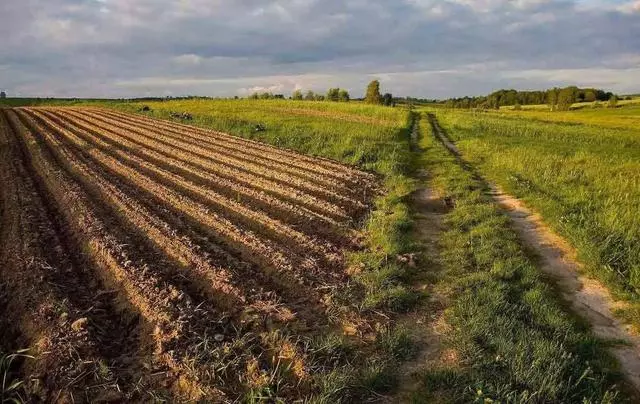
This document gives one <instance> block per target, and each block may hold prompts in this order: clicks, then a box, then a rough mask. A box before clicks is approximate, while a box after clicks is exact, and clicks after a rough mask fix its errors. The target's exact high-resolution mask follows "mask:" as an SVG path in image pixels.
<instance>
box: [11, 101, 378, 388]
mask: <svg viewBox="0 0 640 404" xmlns="http://www.w3.org/2000/svg"><path fill="white" fill-rule="evenodd" d="M0 128H1V132H0V135H1V136H2V138H1V142H0V146H1V149H0V151H1V152H2V159H1V160H0V161H1V164H2V165H3V167H2V170H0V172H1V173H2V178H0V181H1V182H2V184H3V187H2V193H1V194H0V196H1V201H2V205H1V206H2V211H1V212H2V223H3V226H2V237H1V238H0V240H1V242H2V248H1V251H2V256H1V262H2V263H3V270H2V272H1V279H2V282H1V283H0V285H1V287H2V289H3V290H2V291H3V294H2V296H3V299H4V304H3V309H4V313H3V324H2V325H3V327H2V330H3V331H2V332H3V338H2V340H3V341H5V342H6V341H13V343H12V344H8V345H10V346H3V347H2V348H3V349H7V350H15V349H18V348H22V347H24V346H33V347H34V349H32V350H31V351H30V352H29V354H30V355H33V356H37V357H38V358H39V360H37V361H28V360H27V361H25V365H24V367H25V369H24V372H26V374H30V375H32V377H33V379H32V382H31V385H29V386H28V387H29V389H28V391H29V393H31V394H33V397H40V398H41V399H44V400H46V401H49V400H51V401H56V400H77V399H82V398H84V399H88V400H99V399H118V398H120V399H124V397H127V398H129V399H138V400H140V399H153V398H162V397H165V398H166V397H174V398H185V399H186V398H189V399H209V400H211V399H237V398H238V397H253V396H252V395H255V396H256V397H261V396H264V397H268V396H269V395H270V394H273V395H277V396H278V397H289V398H295V397H304V396H306V395H311V394H312V393H314V392H316V393H317V392H318V391H317V385H315V384H314V383H317V382H318V381H317V380H314V379H313V378H317V377H319V376H320V375H321V374H322V373H323V372H325V373H326V372H329V371H331V370H332V368H331V366H328V365H326V364H323V362H322V360H321V359H319V358H321V357H322V354H321V353H322V352H321V351H322V349H321V348H318V347H317V346H315V345H314V344H313V343H312V342H311V340H310V338H311V335H314V336H316V337H318V338H320V340H322V337H323V335H326V334H328V331H329V330H330V329H331V328H332V326H335V325H336V324H347V323H349V324H354V325H352V328H353V329H354V331H353V332H354V333H366V332H367V328H366V327H367V326H368V322H367V320H366V319H364V318H361V316H360V315H359V313H350V312H348V311H345V310H342V311H340V312H339V313H334V312H332V311H331V310H332V308H333V309H334V310H337V307H338V306H339V305H338V304H335V305H332V303H331V298H332V296H333V295H334V294H336V293H337V292H336V291H337V290H338V289H341V288H342V287H343V285H345V284H347V283H348V282H347V275H346V272H345V271H344V266H345V254H346V253H347V252H348V251H349V250H356V249H360V248H361V247H360V246H359V244H360V241H358V240H357V237H356V236H357V235H356V233H355V229H356V228H357V224H358V222H359V220H360V219H361V218H362V217H363V215H364V214H366V213H367V211H368V209H369V207H370V204H371V203H372V201H373V199H374V198H375V197H376V196H377V195H378V194H379V186H380V184H379V180H378V178H377V177H376V176H375V175H373V174H371V173H367V172H364V171H360V170H356V169H354V168H351V167H348V166H345V165H342V164H338V163H336V162H334V161H330V160H326V159H321V158H312V157H307V156H303V155H300V154H297V153H294V152H291V151H287V150H283V149H276V148H273V147H271V146H267V145H265V144H262V143H256V142H252V141H247V140H242V139H240V138H237V137H231V136H228V135H224V134H222V133H214V132H210V131H203V130H200V129H197V128H187V127H185V126H182V125H176V124H171V123H166V122H160V121H152V120H149V119H147V118H142V117H135V116H130V115H124V114H122V113H119V112H114V111H108V110H101V109H91V108H19V109H2V110H1V114H0ZM24 307H29V308H30V310H24ZM310 329H312V330H314V331H313V333H312V334H309V333H308V330H310ZM302 335H308V337H307V339H304V340H302V339H301V336H302ZM312 353H313V355H314V358H315V359H314V358H312V357H311V356H312ZM39 375H40V376H39ZM35 381H37V383H36V382H35ZM65 397H66V398H65Z"/></svg>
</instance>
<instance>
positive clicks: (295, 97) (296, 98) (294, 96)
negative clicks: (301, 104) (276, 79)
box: [291, 90, 302, 101]
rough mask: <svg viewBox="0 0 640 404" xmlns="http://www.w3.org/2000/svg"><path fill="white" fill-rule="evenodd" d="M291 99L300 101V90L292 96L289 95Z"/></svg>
mask: <svg viewBox="0 0 640 404" xmlns="http://www.w3.org/2000/svg"><path fill="white" fill-rule="evenodd" d="M291 99H294V100H298V101H300V100H302V91H300V90H296V91H294V92H293V94H291Z"/></svg>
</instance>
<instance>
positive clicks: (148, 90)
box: [0, 0, 640, 99]
mask: <svg viewBox="0 0 640 404" xmlns="http://www.w3.org/2000/svg"><path fill="white" fill-rule="evenodd" d="M0 38H2V39H1V41H0V89H2V90H5V91H6V92H7V94H8V95H9V96H41V97H101V98H111V97H144V96H184V95H201V96H224V97H226V96H236V95H238V96H247V95H249V94H251V93H253V92H256V91H257V92H262V91H270V92H274V93H283V94H286V95H289V94H290V93H291V92H292V91H294V90H296V89H301V90H303V91H306V90H314V91H320V92H325V91H326V89H327V88H329V87H341V88H346V89H348V90H349V91H350V93H351V95H352V97H360V96H362V95H363V94H364V89H365V87H366V84H367V83H368V82H369V81H370V80H373V79H378V80H380V83H381V87H382V91H383V92H391V93H393V94H394V95H397V96H415V97H423V98H438V99H442V98H449V97H458V96H465V95H481V94H486V93H489V92H491V91H493V90H497V89H500V88H516V89H543V88H549V87H553V86H565V85H578V86H583V87H598V88H604V89H606V90H611V91H614V92H616V93H619V94H627V93H639V92H640V0H610V1H604V0H0Z"/></svg>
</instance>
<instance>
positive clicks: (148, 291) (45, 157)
mask: <svg viewBox="0 0 640 404" xmlns="http://www.w3.org/2000/svg"><path fill="white" fill-rule="evenodd" d="M9 120H10V121H11V124H12V126H13V127H14V129H16V133H18V134H19V135H20V138H21V139H20V140H21V144H22V147H23V148H24V151H25V156H26V158H27V161H28V163H29V164H30V165H31V166H32V168H33V170H34V171H35V172H37V174H38V176H39V177H40V178H42V180H43V183H44V184H45V186H46V188H47V189H48V190H49V192H50V193H51V195H52V197H53V198H54V199H55V201H56V203H57V204H58V206H61V207H64V209H61V210H60V211H61V213H62V214H63V215H64V216H65V219H66V221H67V222H69V223H70V224H71V227H70V230H71V231H73V233H74V236H75V237H77V239H78V240H79V241H80V243H81V244H82V247H83V249H84V251H85V253H87V254H88V255H89V256H91V257H92V258H93V260H94V262H95V264H96V266H97V267H98V269H100V270H99V271H97V273H96V274H97V275H98V276H99V277H101V279H102V282H103V283H104V284H105V285H109V287H108V289H109V290H114V291H116V292H117V293H120V294H121V296H122V298H123V299H122V300H121V302H120V303H121V304H122V305H123V306H125V307H126V310H128V311H130V312H133V313H139V314H140V319H141V321H140V323H141V324H140V335H141V339H142V344H143V346H148V347H149V348H151V349H153V351H154V353H155V356H156V358H157V359H158V360H159V361H160V363H159V365H161V366H165V365H166V366H169V367H170V368H171V369H173V370H174V371H175V372H177V373H178V374H180V378H181V380H182V381H181V382H180V383H175V384H173V387H174V389H175V393H176V394H178V395H180V396H183V397H191V398H198V397H202V396H209V397H221V396H222V395H223V393H222V392H220V391H218V390H217V389H216V388H213V387H208V386H207V385H206V384H203V383H202V382H200V381H198V380H199V378H200V376H204V374H202V375H201V372H199V371H198V367H195V369H194V366H193V365H190V363H191V362H193V359H190V358H191V356H190V355H189V349H191V347H193V346H194V345H198V344H199V343H200V342H201V341H202V340H203V338H204V339H206V335H207V333H212V332H219V333H220V334H221V335H225V333H226V334H228V333H229V332H231V330H228V329H227V327H228V324H227V322H226V321H225V320H224V316H220V315H219V314H218V315H216V312H215V310H211V308H210V307H207V305H204V306H203V305H196V304H194V302H193V300H192V299H191V298H190V297H189V296H188V295H186V294H185V293H183V292H181V291H180V290H179V289H177V288H175V287H174V286H173V285H172V284H170V283H168V282H167V280H166V279H163V278H164V277H166V275H167V270H166V268H168V267H171V265H172V264H171V263H170V262H168V261H166V260H165V259H163V258H162V256H161V255H158V254H155V253H154V252H153V250H151V251H150V250H149V248H148V247H147V246H145V245H144V244H145V243H144V241H142V240H139V239H137V238H136V234H135V232H132V231H131V229H125V228H123V227H122V226H121V224H120V223H118V219H117V218H116V217H114V216H113V214H112V212H111V211H110V208H108V207H107V206H105V205H104V203H103V202H102V201H100V200H98V199H95V198H94V199H91V198H90V196H89V195H88V194H87V193H85V192H84V191H83V190H82V188H81V187H79V186H78V185H77V184H76V183H74V182H73V181H72V180H71V179H70V178H69V177H68V174H66V173H65V172H63V171H61V170H60V169H59V168H57V167H58V166H56V164H55V163H54V162H57V164H58V165H59V166H61V167H64V166H65V164H66V162H64V161H56V160H55V157H53V155H52V154H50V153H51V149H50V147H49V146H47V145H45V144H42V139H40V138H39V137H38V136H34V135H33V133H31V132H30V131H29V130H27V129H26V127H25V126H24V125H23V123H22V122H21V121H20V120H19V119H18V117H17V116H16V115H9ZM52 160H53V161H52ZM145 247H147V248H145ZM155 366H158V364H156V365H155ZM170 379H171V378H169V380H170Z"/></svg>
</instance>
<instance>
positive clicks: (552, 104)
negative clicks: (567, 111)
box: [546, 88, 558, 111]
mask: <svg viewBox="0 0 640 404" xmlns="http://www.w3.org/2000/svg"><path fill="white" fill-rule="evenodd" d="M546 98H547V104H548V105H549V109H550V110H552V111H555V110H556V108H557V107H558V89H557V88H553V89H551V90H548V91H547V97H546Z"/></svg>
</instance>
